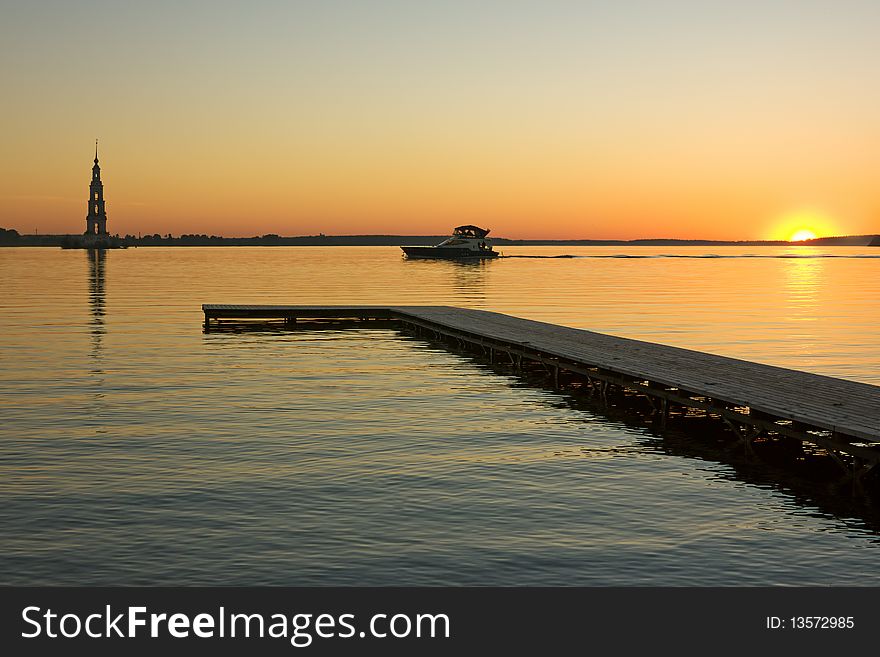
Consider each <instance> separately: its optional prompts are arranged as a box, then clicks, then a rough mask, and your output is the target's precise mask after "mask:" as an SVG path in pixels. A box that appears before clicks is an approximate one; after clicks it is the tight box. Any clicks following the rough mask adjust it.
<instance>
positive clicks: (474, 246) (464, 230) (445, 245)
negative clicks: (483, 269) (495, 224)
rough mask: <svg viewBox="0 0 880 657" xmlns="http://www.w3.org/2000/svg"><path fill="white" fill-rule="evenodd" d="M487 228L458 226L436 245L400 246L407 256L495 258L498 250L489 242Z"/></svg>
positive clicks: (457, 258)
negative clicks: (449, 235)
mask: <svg viewBox="0 0 880 657" xmlns="http://www.w3.org/2000/svg"><path fill="white" fill-rule="evenodd" d="M488 234H489V230H488V229H487V228H480V227H479V226H470V225H468V226H458V227H457V228H455V229H454V230H453V231H452V236H451V237H448V238H447V239H445V240H443V241H442V242H440V244H437V245H436V246H402V247H400V248H401V249H402V250H403V252H404V253H405V254H406V257H407V258H441V259H443V260H461V259H465V258H468V259H470V258H497V257H498V252H497V251H495V250H494V249H493V248H492V245H491V244H489V240H488V239H487V238H486V235H488Z"/></svg>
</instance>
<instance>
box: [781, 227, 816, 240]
mask: <svg viewBox="0 0 880 657" xmlns="http://www.w3.org/2000/svg"><path fill="white" fill-rule="evenodd" d="M816 237H817V235H816V233H814V232H813V231H811V230H810V229H809V228H800V229H798V230H797V231H795V232H794V233H793V234H792V236H791V237H790V238H788V241H789V242H805V241H807V240H814V239H816Z"/></svg>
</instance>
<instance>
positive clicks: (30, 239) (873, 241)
mask: <svg viewBox="0 0 880 657" xmlns="http://www.w3.org/2000/svg"><path fill="white" fill-rule="evenodd" d="M78 237H79V235H21V234H19V233H18V232H17V231H15V230H7V229H3V228H0V246H61V245H62V244H63V243H64V242H65V241H69V240H70V239H71V238H78ZM447 237H448V235H303V236H297V237H281V236H279V235H261V236H257V237H219V236H215V235H180V236H178V237H172V236H171V235H165V236H162V235H158V234H156V235H143V236H141V237H138V236H135V235H126V236H124V237H122V236H120V237H119V240H120V241H121V243H122V244H123V245H125V246H418V245H432V244H437V243H439V242H441V241H442V240H444V239H446V238H447ZM492 242H493V244H495V245H496V246H880V235H846V236H837V237H819V238H817V239H814V240H807V241H804V242H787V241H785V240H688V239H674V238H657V239H637V240H595V239H579V240H518V239H508V238H504V237H498V238H493V239H492Z"/></svg>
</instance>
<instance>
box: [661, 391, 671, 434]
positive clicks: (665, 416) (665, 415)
mask: <svg viewBox="0 0 880 657" xmlns="http://www.w3.org/2000/svg"><path fill="white" fill-rule="evenodd" d="M667 420H669V400H668V399H666V397H661V398H660V428H661V429H666V422H667Z"/></svg>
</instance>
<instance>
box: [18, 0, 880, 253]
mask: <svg viewBox="0 0 880 657" xmlns="http://www.w3.org/2000/svg"><path fill="white" fill-rule="evenodd" d="M878 26H880V2H877V1H876V0H864V1H856V0H834V1H822V2H818V1H810V0H802V1H799V2H794V1H792V2H786V1H774V0H740V1H738V2H729V1H728V2H713V1H711V0H700V1H696V0H694V1H670V2H665V1H662V0H653V1H649V0H643V1H627V0H614V1H611V0H608V1H603V2H588V1H587V0H581V1H569V2H563V1H561V0H540V1H517V0H481V1H479V2H477V1H474V2H460V1H458V0H443V1H435V2H422V1H419V0H381V1H373V0H350V1H342V0H314V1H312V0H301V1H290V2H283V1H280V0H279V1H272V2H269V1H252V2H223V1H214V2H189V1H186V0H182V1H181V0H176V1H174V2H165V1H156V0H154V1H152V2H136V3H135V2H121V1H114V2H109V1H108V2H93V1H81V2H69V1H63V2H62V1H56V2H44V1H33V0H32V1H28V2H18V1H12V2H10V1H8V0H5V1H4V2H3V6H2V20H0V81H2V86H3V101H2V103H0V118H2V129H3V131H2V132H3V151H2V153H3V156H2V158H0V226H3V227H7V228H16V229H18V230H19V231H21V232H29V233H33V232H34V230H39V231H40V232H41V233H43V232H45V233H78V232H82V230H84V228H85V214H86V200H87V197H88V183H89V178H90V170H91V165H92V162H91V160H92V158H93V147H94V139H95V138H96V137H98V138H100V140H101V147H100V148H101V165H102V171H103V179H104V185H105V197H106V200H107V212H108V217H109V221H108V229H109V230H110V231H111V232H112V233H121V234H125V233H134V234H136V233H138V232H143V233H163V234H164V233H167V232H171V233H173V234H175V235H177V234H180V233H214V234H224V235H257V234H263V233H279V234H282V235H303V234H314V233H318V232H323V233H327V234H355V233H357V234H362V233H403V234H440V233H444V232H447V231H448V230H449V229H450V228H451V227H452V226H454V225H457V224H459V223H476V224H479V225H486V226H488V227H490V228H492V229H493V234H495V235H498V236H505V237H534V238H537V237H545V238H621V239H629V238H639V237H682V238H710V239H788V238H789V237H790V236H791V235H793V234H794V233H795V232H796V231H798V230H802V229H807V230H812V231H814V232H816V233H818V234H820V235H834V234H857V233H877V232H880V184H878V182H880V85H878V84H877V75H878V71H880V46H878V38H877V28H878Z"/></svg>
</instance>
